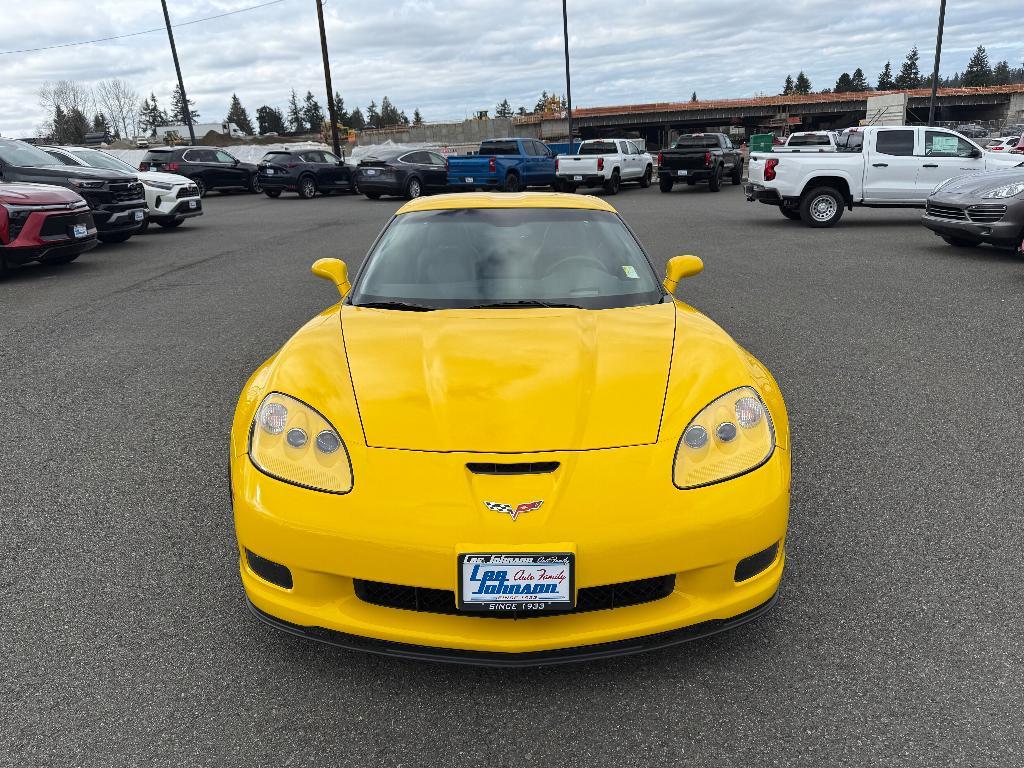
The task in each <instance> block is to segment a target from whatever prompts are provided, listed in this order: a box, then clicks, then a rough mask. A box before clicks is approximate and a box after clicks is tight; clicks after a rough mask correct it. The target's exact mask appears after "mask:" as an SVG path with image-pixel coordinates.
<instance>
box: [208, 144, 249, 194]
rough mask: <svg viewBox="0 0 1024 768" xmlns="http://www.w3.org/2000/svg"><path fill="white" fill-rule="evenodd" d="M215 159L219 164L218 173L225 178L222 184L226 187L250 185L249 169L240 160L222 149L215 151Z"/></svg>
mask: <svg viewBox="0 0 1024 768" xmlns="http://www.w3.org/2000/svg"><path fill="white" fill-rule="evenodd" d="M214 161H215V162H216V164H217V174H218V175H219V176H220V177H221V178H222V179H224V181H223V182H222V184H223V185H224V186H226V187H248V186H249V171H247V170H246V169H245V168H242V167H241V166H240V165H239V163H238V160H237V159H236V158H235V157H234V156H233V155H229V154H228V153H227V152H225V151H224V150H222V149H218V150H216V151H215V152H214Z"/></svg>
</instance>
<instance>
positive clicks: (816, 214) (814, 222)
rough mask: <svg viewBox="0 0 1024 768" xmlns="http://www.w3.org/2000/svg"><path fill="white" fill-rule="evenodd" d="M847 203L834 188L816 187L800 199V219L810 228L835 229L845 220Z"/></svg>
mask: <svg viewBox="0 0 1024 768" xmlns="http://www.w3.org/2000/svg"><path fill="white" fill-rule="evenodd" d="M845 204H846V202H845V201H844V200H843V195H842V194H841V193H840V192H839V190H837V189H834V188H833V187H816V188H815V189H812V190H810V191H809V192H805V193H804V196H803V197H802V198H800V219H801V220H802V221H803V223H804V224H806V225H807V226H809V227H816V228H817V227H834V226H835V225H836V224H838V223H839V220H840V219H841V218H843V206H844V205H845Z"/></svg>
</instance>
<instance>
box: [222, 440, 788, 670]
mask: <svg viewBox="0 0 1024 768" xmlns="http://www.w3.org/2000/svg"><path fill="white" fill-rule="evenodd" d="M668 449H669V451H670V453H669V456H668V457H667V458H665V457H664V456H663V455H662V454H664V453H665V447H664V446H641V447H635V448H621V449H612V450H604V451H594V452H587V453H586V454H584V455H575V456H567V455H566V454H555V455H552V456H551V457H541V458H544V459H546V458H551V459H554V460H558V459H560V460H561V461H562V462H563V469H560V470H558V471H567V472H571V477H572V481H571V483H566V484H565V485H564V487H561V488H560V489H556V490H553V491H552V494H553V496H550V495H549V496H548V498H553V501H552V502H550V504H546V505H545V507H544V508H542V509H538V510H537V511H534V512H531V513H530V514H526V515H521V516H520V517H519V519H517V520H515V521H512V520H511V519H510V518H509V516H508V515H502V514H498V513H495V512H492V511H489V510H488V509H486V508H485V507H484V506H483V504H482V503H481V504H479V505H478V508H477V505H467V504H465V503H462V502H461V501H459V499H460V498H461V497H462V495H463V494H464V492H465V489H466V482H467V480H466V477H465V475H466V469H465V461H466V460H467V456H466V455H461V456H460V455H457V454H424V453H416V452H405V451H386V450H372V449H371V450H366V451H365V459H364V461H363V466H360V467H358V469H357V470H356V472H357V480H356V488H355V490H354V491H353V492H352V493H350V494H348V495H345V496H332V495H328V494H322V493H316V492H314V491H308V490H304V489H301V488H298V487H295V486H291V485H287V484H285V483H282V482H280V481H277V480H274V479H272V478H269V477H267V476H265V475H263V474H262V473H260V472H259V471H258V470H256V469H255V468H254V467H253V466H252V464H251V463H250V462H249V459H248V457H247V456H245V455H241V456H237V457H235V458H234V459H233V467H232V493H233V500H234V513H235V527H236V533H237V536H238V543H239V555H240V573H241V578H242V583H243V586H244V588H245V592H246V595H247V597H248V599H249V600H250V601H251V603H252V604H253V606H254V607H255V608H256V609H258V611H259V612H260V613H261V614H264V615H265V617H270V618H269V620H271V623H274V624H275V626H278V627H280V628H283V629H287V630H288V631H291V632H294V633H298V634H303V635H304V636H307V637H316V638H317V639H325V638H331V639H330V640H329V641H330V642H335V643H339V644H342V645H346V646H349V647H355V645H360V647H362V646H365V645H366V643H364V642H363V641H362V640H360V641H358V642H357V641H354V640H352V638H351V637H340V636H339V634H337V633H340V635H344V636H355V637H357V638H363V639H368V640H369V641H370V643H369V644H370V645H371V646H374V647H372V648H370V650H374V648H376V649H377V652H387V653H400V654H403V655H412V656H417V657H422V656H424V655H425V654H426V655H430V656H432V657H436V658H441V659H443V660H454V659H453V658H452V657H454V656H466V654H467V653H468V657H466V658H468V659H469V660H470V663H497V664H506V663H508V664H522V663H525V664H535V663H552V662H549V661H546V660H545V658H546V655H550V656H551V657H552V658H554V659H556V660H565V661H572V660H578V659H582V658H590V657H595V658H596V657H599V656H602V655H608V654H609V653H613V652H614V653H629V652H633V650H631V649H635V650H643V649H644V648H646V647H658V646H660V645H664V644H670V642H679V641H680V640H678V639H673V640H668V639H667V636H666V635H665V633H675V632H677V631H678V630H682V629H684V628H688V627H694V626H695V625H702V627H701V628H698V629H694V630H693V632H692V633H689V634H695V636H703V634H705V633H706V632H708V631H718V630H717V629H714V628H715V627H718V628H721V629H725V628H728V627H729V626H732V625H733V623H741V622H742V621H743V620H746V619H741V618H740V617H743V616H744V615H749V618H753V617H754V616H756V615H758V609H759V607H762V606H765V605H766V604H767V603H769V602H770V601H771V600H772V598H773V596H774V595H775V593H776V591H777V589H778V586H779V583H780V580H781V577H782V571H783V567H784V563H785V555H784V548H783V546H780V547H779V553H778V555H777V556H776V558H775V560H774V561H773V562H772V563H771V564H770V565H769V566H768V567H767V568H766V569H765V570H763V571H761V572H760V573H758V574H757V575H755V576H754V577H753V578H750V579H747V580H746V581H741V582H738V583H737V582H736V581H735V572H736V566H737V563H738V562H739V561H740V560H742V559H744V558H746V557H749V556H750V555H752V554H754V553H757V552H760V551H762V550H764V549H765V548H768V547H770V546H771V545H772V544H774V543H777V542H778V543H780V545H781V544H783V543H784V539H785V533H786V525H787V519H788V511H789V456H788V453H787V452H786V451H785V450H784V449H782V448H781V447H780V448H776V451H775V454H774V455H773V456H772V458H771V459H770V460H769V461H768V462H767V463H766V464H765V465H763V466H762V467H760V468H759V469H757V470H754V471H753V472H750V473H748V474H747V475H743V476H742V477H739V478H736V479H734V480H730V481H728V482H725V483H719V484H717V485H712V486H708V487H706V488H701V489H698V490H693V491H678V490H676V489H675V488H674V487H673V486H672V484H671V480H670V478H669V477H668V471H669V470H668V468H669V466H670V464H671V450H672V449H674V446H668ZM655 455H656V456H657V458H658V460H659V461H658V466H659V467H660V468H661V470H662V471H660V472H653V471H652V472H651V473H650V474H652V475H653V476H656V477H657V478H658V480H657V481H654V480H651V479H650V478H648V477H645V476H644V475H645V473H644V472H643V471H642V470H639V471H638V479H637V482H636V484H632V483H631V484H626V483H622V482H613V483H609V481H608V478H615V477H622V476H623V474H624V473H628V472H631V471H633V470H637V469H638V468H639V467H641V466H642V465H645V464H648V463H649V462H650V460H651V458H652V457H654V456H655ZM541 458H538V457H534V458H533V460H541ZM662 459H665V460H664V461H663V462H662V461H661V460H662ZM469 460H472V461H478V460H481V458H480V457H479V455H476V456H475V457H473V458H470V459H469ZM483 460H487V459H486V457H484V458H483ZM494 460H498V461H502V460H503V461H507V460H508V457H507V456H506V457H498V458H496V459H494ZM456 474H458V475H462V477H461V478H459V479H458V480H456V479H455V477H454V475H456ZM399 477H401V478H406V480H405V481H404V482H403V483H395V480H394V478H399ZM449 482H450V484H449ZM470 482H471V483H473V484H474V487H475V488H476V490H477V491H479V492H480V493H485V494H487V495H488V497H490V496H497V497H498V498H504V497H505V496H509V497H514V499H519V497H520V496H522V498H535V497H536V498H540V497H541V496H542V495H543V492H542V491H538V490H536V488H538V487H539V486H533V487H530V483H541V484H542V483H543V482H549V481H547V480H544V481H540V480H537V479H536V478H530V477H528V478H523V479H515V478H510V477H499V478H491V479H489V480H488V481H487V483H486V484H485V485H486V486H487V487H490V485H493V487H494V488H500V489H504V490H499V491H495V492H491V491H489V490H486V489H482V488H481V487H479V482H478V481H477V479H476V478H472V479H471V480H470ZM550 482H554V481H550ZM432 484H433V485H432ZM528 488H529V490H527V489H528ZM535 493H536V494H537V495H536V496H534V495H532V494H535ZM452 505H454V506H452ZM245 550H248V551H250V552H253V553H255V554H257V555H259V556H260V557H263V558H267V559H269V560H271V561H273V562H275V563H280V564H283V565H285V566H287V567H288V568H289V569H290V571H291V576H292V587H291V588H290V589H285V588H282V587H278V586H276V585H274V584H272V583H271V582H269V581H265V580H264V579H262V578H260V577H259V576H258V575H257V574H256V573H255V572H254V571H253V570H252V569H251V568H250V566H249V563H248V559H247V558H246V557H245V554H244V553H245ZM514 551H537V552H546V551H551V552H565V551H571V552H574V553H576V574H575V578H576V588H577V589H583V588H587V587H595V586H601V585H606V584H617V583H621V582H628V581H633V580H638V579H647V578H653V577H657V576H663V575H673V576H674V578H675V588H674V590H673V591H672V592H671V593H670V594H668V596H667V597H662V598H661V599H658V600H655V601H652V602H647V603H643V604H638V605H629V606H626V607H621V608H611V609H606V610H595V611H589V612H578V613H566V614H555V613H551V614H545V615H543V616H537V617H531V618H528V619H527V618H523V619H517V620H508V619H499V618H490V617H480V616H468V615H464V614H458V613H455V614H450V613H449V614H445V613H430V612H425V611H417V610H406V609H402V608H393V607H384V606H382V605H375V604H371V603H369V602H364V601H363V600H362V599H360V597H358V596H357V594H356V589H355V580H370V581H379V582H385V583H392V584H401V585H408V586H416V587H424V588H429V589H439V590H450V591H452V593H454V591H455V590H456V581H457V573H456V562H457V556H458V554H459V553H460V552H514ZM261 618H264V616H261ZM733 620H735V621H733ZM708 622H725V623H711V624H709V623H708ZM730 622H731V623H730ZM689 634H688V633H682V634H681V635H679V637H682V639H688V637H689ZM379 643H383V644H385V645H388V644H398V646H399V648H398V650H397V651H396V650H394V649H391V650H380V648H381V647H383V646H380V645H379ZM609 643H612V644H622V645H621V647H620V646H618V645H616V646H614V647H612V646H608V647H605V648H593V646H604V645H606V644H609ZM408 646H414V647H413V648H411V649H410V648H408ZM429 649H434V650H429ZM568 649H573V650H571V651H570V650H568ZM480 654H483V656H481V655H480ZM522 654H527V655H526V656H523V655H522ZM530 654H533V655H530ZM537 654H540V655H537Z"/></svg>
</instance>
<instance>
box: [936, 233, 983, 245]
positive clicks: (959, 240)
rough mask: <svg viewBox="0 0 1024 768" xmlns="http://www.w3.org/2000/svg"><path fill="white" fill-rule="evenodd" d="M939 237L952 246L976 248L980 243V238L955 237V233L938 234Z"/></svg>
mask: <svg viewBox="0 0 1024 768" xmlns="http://www.w3.org/2000/svg"><path fill="white" fill-rule="evenodd" d="M939 237H941V238H942V239H943V240H945V241H946V242H947V243H949V244H950V245H952V246H953V247H954V248H977V247H978V246H979V245H981V240H974V239H972V238H966V237H956V236H955V235H939Z"/></svg>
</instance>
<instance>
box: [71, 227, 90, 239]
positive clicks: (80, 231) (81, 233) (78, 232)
mask: <svg viewBox="0 0 1024 768" xmlns="http://www.w3.org/2000/svg"><path fill="white" fill-rule="evenodd" d="M71 234H73V235H74V236H75V237H85V236H86V235H88V234H89V228H88V227H86V226H85V224H75V226H74V227H72V229H71Z"/></svg>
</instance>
